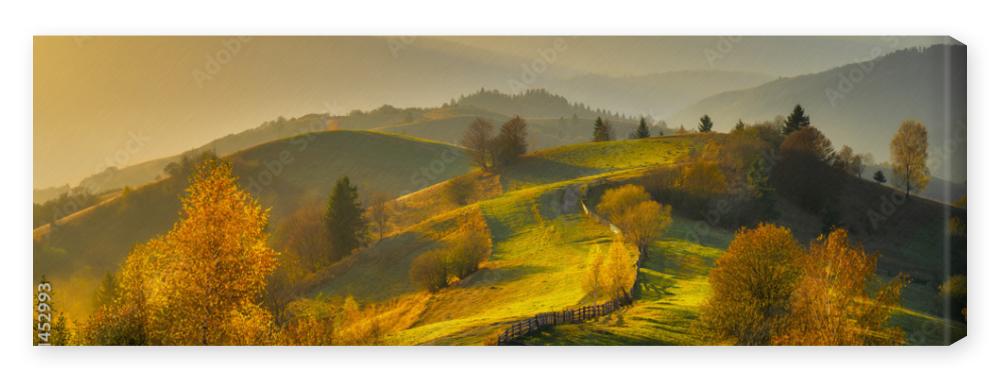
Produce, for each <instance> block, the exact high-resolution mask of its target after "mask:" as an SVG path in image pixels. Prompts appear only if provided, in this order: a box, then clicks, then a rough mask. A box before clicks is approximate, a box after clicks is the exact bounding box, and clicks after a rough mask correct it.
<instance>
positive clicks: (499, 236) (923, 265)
mask: <svg viewBox="0 0 1000 382" xmlns="http://www.w3.org/2000/svg"><path fill="white" fill-rule="evenodd" d="M709 139H712V135H707V134H691V135H685V136H672V137H664V138H652V139H646V140H630V141H616V142H602V143H587V144H578V145H572V146H567V147H559V148H554V149H548V150H543V151H540V152H536V153H532V154H530V155H528V156H526V157H524V158H522V159H521V160H520V161H519V162H517V163H516V164H514V165H512V166H511V167H509V168H506V169H504V170H503V171H501V172H500V173H498V174H476V173H473V174H471V175H469V176H472V177H473V178H474V180H475V181H476V182H478V183H479V186H480V187H478V188H477V191H476V192H475V193H474V196H473V197H472V200H471V203H470V204H468V205H466V206H461V205H457V204H454V203H451V202H450V201H448V200H447V199H446V198H444V197H443V192H442V191H443V190H442V187H444V185H441V184H439V185H435V186H433V187H431V188H428V189H425V190H421V191H418V192H416V193H412V194H409V195H406V196H405V197H403V198H400V199H399V200H398V201H397V207H398V210H397V211H396V213H397V214H398V215H399V216H398V217H397V220H396V221H395V222H394V227H395V229H394V231H393V234H392V235H391V236H390V237H389V238H387V239H386V240H384V241H383V242H381V243H379V244H377V245H375V246H373V247H372V248H369V249H367V250H365V251H363V252H362V253H359V254H357V255H354V256H352V257H351V258H348V259H347V260H345V261H343V262H341V263H338V264H335V265H334V266H331V268H330V269H328V270H327V271H326V272H324V273H323V274H322V275H321V276H320V277H319V278H318V279H316V280H313V282H312V283H311V284H310V286H309V292H308V293H307V294H306V295H307V296H310V295H311V296H317V298H321V296H346V295H351V296H354V297H355V298H356V299H357V300H358V301H360V302H362V303H366V304H367V303H376V302H380V301H387V300H390V299H394V298H405V297H406V296H412V295H422V294H424V293H426V292H422V291H420V290H419V288H417V287H416V286H415V285H413V284H412V283H411V281H410V279H409V277H408V269H409V267H410V263H411V262H412V260H413V259H414V258H415V257H416V256H418V255H420V254H422V253H425V252H427V251H430V250H433V249H435V248H438V247H440V246H441V245H442V240H443V238H445V237H447V236H448V235H450V234H451V232H453V231H454V230H455V229H457V227H459V226H461V225H462V224H464V223H463V222H465V221H466V219H469V218H470V217H474V216H480V215H481V216H482V218H483V219H485V221H486V223H487V226H488V227H489V230H490V234H491V239H492V242H493V255H492V257H491V258H490V259H489V261H488V262H487V263H486V264H485V265H484V268H483V269H482V270H480V271H479V272H477V273H475V274H473V275H472V276H470V277H469V278H467V279H465V280H462V281H461V282H460V283H459V284H457V285H453V286H451V287H449V288H446V289H444V290H441V291H438V292H437V293H434V294H433V295H431V296H430V297H429V298H427V299H426V300H425V302H423V303H421V305H420V306H419V307H418V308H415V309H416V310H417V311H420V312H421V313H420V317H419V318H418V319H416V320H415V321H414V322H413V323H412V325H411V326H409V327H408V328H407V329H405V330H402V331H400V332H396V333H394V334H392V335H390V336H389V337H388V338H387V339H386V342H387V343H390V344H488V343H490V341H493V340H495V336H496V334H498V333H499V332H500V331H502V330H503V328H504V325H505V324H506V323H509V322H512V321H515V320H518V319H523V318H526V317H530V316H532V315H534V314H536V313H541V312H547V311H554V310H561V309H564V308H569V307H574V306H579V305H582V304H586V303H589V302H588V301H586V299H585V293H584V292H583V290H582V288H581V285H582V283H583V278H584V275H585V272H584V271H585V270H586V269H587V267H588V265H589V264H590V263H591V261H592V260H593V259H594V258H595V256H598V255H599V254H601V253H603V251H606V250H607V245H608V243H609V242H610V240H612V238H613V233H612V232H611V231H610V230H609V229H608V227H605V226H602V225H600V224H598V223H596V222H595V221H593V220H591V219H589V218H586V217H585V216H582V215H581V213H580V209H579V202H580V201H581V200H585V201H587V202H588V203H594V202H595V201H596V200H597V199H599V197H600V195H601V192H602V191H603V190H606V189H608V188H609V187H613V186H615V185H617V184H621V183H635V182H639V181H640V180H641V179H643V177H646V176H650V175H651V174H655V173H656V172H655V171H651V170H653V169H655V168H657V167H658V166H670V165H672V164H675V163H677V161H678V160H679V159H681V158H683V157H684V156H685V155H686V154H687V152H688V150H690V149H691V148H694V147H697V146H699V145H701V144H704V142H706V141H707V140H709ZM891 192H892V191H891V190H890V189H888V188H885V187H881V186H879V185H877V184H874V183H871V182H867V181H864V180H859V179H855V180H854V181H853V182H849V184H848V185H847V186H845V189H844V194H845V195H866V196H871V197H870V198H868V197H852V198H847V197H845V198H844V199H843V200H844V202H843V203H844V206H843V209H844V210H849V211H853V212H851V213H846V214H845V215H844V216H843V219H844V221H845V224H848V225H849V228H850V229H851V232H852V238H854V239H856V240H859V241H860V242H861V243H862V244H863V245H864V246H865V247H866V248H868V249H870V250H872V251H874V252H879V253H881V255H882V257H881V261H880V273H881V274H883V275H886V276H889V275H895V274H896V273H897V272H907V273H910V274H911V275H912V276H913V277H914V283H913V284H911V285H910V286H909V287H908V288H906V290H905V291H904V296H903V305H904V307H903V308H902V309H900V310H899V311H898V312H897V314H896V315H895V318H894V320H895V322H897V323H899V324H900V325H902V326H903V328H904V329H905V330H906V331H907V332H909V333H912V334H913V335H912V336H911V342H912V343H916V344H925V343H926V344H933V343H947V342H951V341H953V340H954V339H955V338H959V337H961V336H963V335H964V330H965V329H964V325H962V324H959V323H954V322H950V321H947V320H944V319H942V318H941V314H942V312H941V301H940V297H939V296H936V286H937V284H938V283H939V282H940V281H941V279H940V276H938V275H941V272H942V270H943V269H944V268H945V267H946V265H945V264H942V256H941V253H942V252H941V251H943V250H944V249H945V248H947V246H948V244H947V237H946V235H945V234H944V233H943V232H939V231H940V230H942V229H943V227H944V226H945V223H944V220H943V218H942V217H941V216H943V214H942V213H941V211H942V208H945V207H943V206H942V205H940V204H938V203H935V202H931V201H927V200H923V199H913V200H911V201H910V202H907V203H905V204H903V205H902V206H898V210H897V211H896V212H895V213H893V214H891V215H889V216H887V219H888V220H887V222H886V223H885V224H884V225H882V226H880V227H879V228H878V229H866V227H865V224H867V221H866V220H864V219H865V217H866V216H868V214H867V212H868V211H869V210H870V209H871V208H878V207H877V206H873V205H872V203H874V204H877V203H879V202H880V200H881V197H882V196H883V195H889V194H891ZM581 198H582V199H581ZM778 208H779V210H780V212H781V218H779V219H778V221H777V223H779V224H782V225H787V226H789V227H791V228H792V229H793V231H794V233H795V235H796V237H797V238H798V239H799V241H800V242H803V243H806V242H808V241H809V240H811V239H812V238H814V237H815V235H816V234H817V233H818V232H819V228H820V224H819V218H818V217H816V216H814V215H811V214H808V213H805V212H803V211H801V210H800V209H798V208H797V207H795V206H793V205H791V204H790V203H789V202H787V201H785V200H781V202H780V203H779V206H778ZM956 213H957V212H956ZM703 219H704V216H689V215H685V214H683V213H680V212H676V211H675V213H674V215H673V224H672V225H671V228H670V229H669V230H667V232H664V234H663V235H662V237H661V238H660V240H658V241H657V242H655V243H654V245H653V247H652V249H651V252H650V257H649V259H648V260H647V261H646V262H645V263H644V264H643V269H642V270H641V273H640V277H639V283H640V294H639V300H638V301H637V302H636V304H635V305H634V306H633V307H632V308H629V309H627V310H626V311H624V312H623V313H622V314H621V317H622V318H621V319H618V318H613V319H610V320H599V321H597V322H592V323H586V324H582V325H568V326H565V327H557V328H556V329H555V330H552V331H548V332H546V333H543V334H542V335H540V336H538V337H535V338H529V339H527V342H528V343H530V344H567V345H573V344H661V345H662V344H672V345H680V344H687V345H693V344H700V343H702V342H701V339H699V338H698V337H697V336H696V334H695V333H694V332H692V331H691V325H692V323H694V322H695V321H696V320H697V315H698V310H699V309H700V306H701V304H702V303H703V302H704V300H705V298H707V296H708V291H709V284H708V278H707V276H708V272H709V270H710V269H711V268H712V267H714V263H715V259H716V258H717V257H718V256H719V255H720V254H721V253H722V252H723V251H725V249H726V247H727V246H728V243H729V241H730V240H731V238H732V229H729V228H725V227H718V226H713V225H711V224H709V223H707V222H705V221H704V220H703ZM903 221H917V222H919V224H918V225H919V226H921V227H927V229H926V230H923V231H919V232H917V231H914V230H913V229H907V228H905V227H902V225H901V224H900V222H903ZM374 285H377V287H374ZM484 302H488V303H484ZM946 328H947V329H946Z"/></svg>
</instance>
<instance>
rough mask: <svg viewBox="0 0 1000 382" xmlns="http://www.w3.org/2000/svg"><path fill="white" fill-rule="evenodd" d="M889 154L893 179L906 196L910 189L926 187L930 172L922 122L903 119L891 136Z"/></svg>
mask: <svg viewBox="0 0 1000 382" xmlns="http://www.w3.org/2000/svg"><path fill="white" fill-rule="evenodd" d="M890 156H891V159H892V174H893V180H894V181H895V183H896V184H897V185H899V186H900V187H902V188H903V189H905V190H906V197H907V198H909V197H910V192H911V191H920V190H923V189H924V187H927V183H928V182H929V181H930V176H931V174H930V169H928V168H927V128H926V127H924V125H923V124H922V123H920V122H917V121H913V120H906V121H903V124H902V125H900V126H899V130H897V131H896V135H894V136H893V137H892V144H891V145H890Z"/></svg>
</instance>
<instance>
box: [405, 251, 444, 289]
mask: <svg viewBox="0 0 1000 382" xmlns="http://www.w3.org/2000/svg"><path fill="white" fill-rule="evenodd" d="M410 280H412V281H413V283H414V284H416V285H417V286H418V287H420V288H421V289H426V290H429V291H431V292H435V291H437V290H438V289H441V288H444V287H446V286H448V266H447V262H446V261H445V256H444V253H443V252H442V251H431V252H427V253H424V254H422V255H420V256H417V257H416V258H414V259H413V262H412V263H411V264H410Z"/></svg>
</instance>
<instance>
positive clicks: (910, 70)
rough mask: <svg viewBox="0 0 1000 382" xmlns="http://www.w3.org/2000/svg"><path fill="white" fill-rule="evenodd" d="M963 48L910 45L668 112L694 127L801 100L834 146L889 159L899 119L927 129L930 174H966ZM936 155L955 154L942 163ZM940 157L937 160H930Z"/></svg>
mask: <svg viewBox="0 0 1000 382" xmlns="http://www.w3.org/2000/svg"><path fill="white" fill-rule="evenodd" d="M965 68H966V48H965V46H964V45H961V44H958V43H956V44H954V45H935V46H931V47H928V48H923V49H907V50H901V51H897V52H894V53H890V54H888V55H886V56H883V57H879V58H875V59H873V60H870V61H864V62H859V63H857V64H851V65H845V66H841V67H837V68H834V69H831V70H827V71H823V72H820V73H815V74H809V75H803V76H797V77H792V78H781V79H778V80H775V81H772V82H769V83H766V84H764V85H761V86H758V87H755V88H751V89H746V90H737V91H730V92H725V93H722V94H718V95H715V96H711V97H708V98H706V99H704V100H702V101H700V102H698V103H696V104H694V105H692V106H690V107H688V108H686V109H684V110H682V111H679V112H678V113H676V114H675V115H673V116H672V117H670V118H669V121H671V123H672V124H680V123H683V124H685V125H687V126H696V125H697V121H698V118H699V117H701V116H702V115H703V114H708V115H709V116H711V117H712V119H713V121H715V126H716V130H719V131H728V130H729V129H731V128H732V127H733V126H734V125H735V123H736V121H737V120H738V119H740V118H742V119H743V120H744V121H760V120H771V119H773V118H774V117H775V116H777V115H787V114H788V113H790V112H791V110H792V107H793V106H794V105H795V104H802V106H803V107H805V110H806V113H807V114H809V115H810V117H811V120H812V123H813V125H815V126H817V127H818V128H819V129H820V130H822V131H823V132H824V134H826V135H827V137H829V138H830V140H832V141H833V142H834V143H835V144H836V145H837V146H838V147H839V146H840V145H842V144H847V145H850V146H851V147H853V148H854V149H855V152H859V151H860V152H871V153H873V154H874V155H875V157H876V158H877V160H878V161H886V160H888V159H889V142H890V141H891V140H892V136H893V134H894V133H895V132H896V130H897V129H898V128H899V125H900V123H901V122H902V121H903V120H904V119H917V120H920V121H921V122H923V123H924V124H925V125H926V126H927V129H928V140H929V147H930V150H931V158H932V159H933V158H937V160H932V161H931V164H932V166H931V167H932V168H931V171H932V173H933V174H935V175H937V176H939V177H942V178H944V179H947V180H951V181H956V182H962V181H964V180H965V157H966V152H965V146H966V145H965V130H966V128H965V114H966V111H965V109H964V105H965V101H966V76H965ZM941 158H952V159H954V162H953V163H951V165H950V166H941V165H940V164H941V163H940V160H941ZM934 164H939V165H934Z"/></svg>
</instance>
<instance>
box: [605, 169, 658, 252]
mask: <svg viewBox="0 0 1000 382" xmlns="http://www.w3.org/2000/svg"><path fill="white" fill-rule="evenodd" d="M597 211H598V212H600V213H601V214H603V215H604V216H606V217H607V219H608V220H610V221H611V223H613V224H614V225H615V226H617V227H618V229H620V230H621V232H622V236H623V237H624V238H625V241H626V242H628V243H629V244H633V245H635V246H636V247H637V248H638V249H639V256H640V258H642V257H644V256H645V254H646V250H647V249H648V247H649V245H650V244H651V243H652V242H653V240H655V239H656V238H657V237H659V236H660V234H661V233H662V232H663V230H665V229H666V228H667V227H668V226H669V225H670V220H671V219H670V206H669V205H660V203H657V202H656V201H654V200H652V198H651V197H650V196H649V193H648V192H646V190H645V189H644V188H642V187H640V186H637V185H634V184H626V185H624V186H621V187H618V188H614V189H611V190H608V191H607V192H605V193H604V195H602V196H601V201H600V203H598V204H597Z"/></svg>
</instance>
